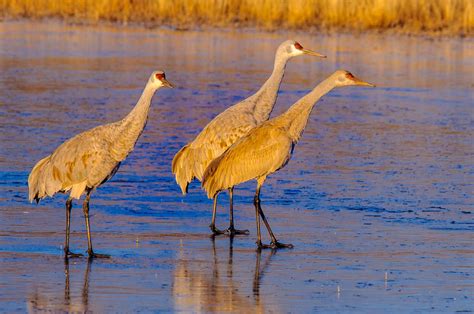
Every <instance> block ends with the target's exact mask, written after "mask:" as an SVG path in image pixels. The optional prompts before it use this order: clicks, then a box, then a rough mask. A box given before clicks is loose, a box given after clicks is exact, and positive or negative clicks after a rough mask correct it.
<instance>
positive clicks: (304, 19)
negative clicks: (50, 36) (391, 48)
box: [0, 0, 474, 35]
mask: <svg viewBox="0 0 474 314" xmlns="http://www.w3.org/2000/svg"><path fill="white" fill-rule="evenodd" d="M473 3H474V2H473V1H472V0H358V1H352V0H141V1H139V0H51V1H48V0H0V10H1V11H0V12H1V15H2V16H3V17H7V16H8V17H26V18H49V17H59V18H62V19H65V20H72V21H82V22H98V21H103V20H105V21H113V22H120V23H129V22H132V23H145V24H148V25H162V24H166V25H172V26H177V27H183V26H184V27H190V26H194V25H208V26H229V27H233V26H236V25H238V26H252V27H253V26H256V27H259V28H264V29H269V30H275V29H281V28H285V29H319V30H331V29H344V30H356V31H362V30H367V29H376V30H388V29H395V30H400V31H402V32H409V33H422V32H432V33H433V32H438V33H448V34H458V35H472V34H473V33H474V4H473Z"/></svg>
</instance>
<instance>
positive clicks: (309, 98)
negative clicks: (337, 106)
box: [273, 76, 336, 142]
mask: <svg viewBox="0 0 474 314" xmlns="http://www.w3.org/2000/svg"><path fill="white" fill-rule="evenodd" d="M334 87H336V84H335V79H334V78H333V77H332V76H330V77H329V78H327V79H326V80H324V81H322V82H321V83H320V84H318V86H316V87H315V88H314V89H313V90H312V91H311V92H309V93H308V94H306V95H305V96H304V97H303V98H301V99H300V100H298V101H297V102H296V103H295V104H293V105H292V106H291V107H290V108H288V110H287V111H286V112H284V113H283V114H282V115H280V116H278V117H276V118H274V119H273V122H274V123H275V124H277V125H279V126H281V127H283V128H285V129H286V130H287V131H288V134H289V135H290V137H291V139H292V140H293V142H297V141H298V140H299V138H300V137H301V134H302V133H303V131H304V129H305V127H306V125H307V124H308V119H309V115H310V114H311V111H312V110H313V108H314V106H315V105H316V103H317V102H318V101H319V99H320V98H321V97H323V96H324V95H326V94H327V93H329V92H330V91H331V90H332V89H333V88H334Z"/></svg>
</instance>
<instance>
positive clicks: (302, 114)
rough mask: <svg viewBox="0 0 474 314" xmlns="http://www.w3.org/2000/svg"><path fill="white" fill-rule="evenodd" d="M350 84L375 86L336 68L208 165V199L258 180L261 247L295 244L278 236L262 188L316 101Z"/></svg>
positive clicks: (205, 178) (281, 163) (205, 179)
mask: <svg viewBox="0 0 474 314" xmlns="http://www.w3.org/2000/svg"><path fill="white" fill-rule="evenodd" d="M350 85H361V86H374V85H372V84H370V83H366V82H364V81H362V80H360V79H358V78H356V77H354V76H353V75H352V74H351V73H350V72H347V71H343V70H339V71H336V72H334V73H333V74H332V75H331V76H329V77H328V78H327V79H326V80H324V81H323V82H321V83H320V84H319V85H318V86H316V87H315V88H314V89H313V90H312V91H311V92H310V93H309V94H307V95H306V96H304V97H303V98H301V99H300V100H299V101H297V102H296V103H295V104H293V105H292V106H291V107H290V108H289V109H288V110H287V111H286V112H284V113H283V114H281V115H280V116H278V117H275V118H273V119H270V120H268V121H266V122H263V123H262V124H260V125H259V126H257V127H256V128H254V129H253V130H251V131H250V132H249V133H248V134H247V135H246V136H244V137H242V138H240V139H239V140H238V141H236V142H235V143H234V144H233V145H232V146H231V147H229V148H228V149H227V150H226V151H225V153H223V154H222V155H221V156H219V157H218V158H217V159H215V160H213V161H212V162H211V163H210V165H209V166H208V167H207V169H206V171H205V173H204V176H203V180H202V186H203V188H204V189H205V190H206V191H207V196H208V197H209V198H214V199H215V198H216V197H217V195H218V194H219V192H220V191H223V190H225V189H232V188H233V187H234V186H236V185H238V184H240V183H243V182H246V181H249V180H252V179H256V180H257V190H256V192H255V197H254V206H255V215H256V222H257V246H258V247H259V248H261V247H271V248H280V247H293V245H291V244H283V243H280V242H278V241H277V239H276V238H275V235H274V234H273V232H272V230H271V228H270V225H269V224H268V222H267V219H266V218H265V215H264V214H263V211H262V208H261V206H260V188H261V187H262V185H263V183H264V182H265V179H266V178H267V176H268V175H270V174H272V173H273V172H275V171H278V170H279V169H281V168H283V167H284V166H285V165H286V164H287V163H288V161H289V160H290V158H291V155H292V153H293V149H294V146H295V145H296V143H297V142H298V140H299V138H300V136H301V134H302V133H303V130H304V128H305V127H306V124H307V123H308V118H309V115H310V113H311V111H312V109H313V107H314V105H315V103H316V102H317V101H318V100H319V99H320V98H321V97H322V96H324V95H325V94H327V93H328V92H329V91H331V90H332V89H333V88H334V87H339V86H350ZM259 216H261V217H262V219H263V222H264V223H265V226H266V228H267V230H268V233H269V234H270V238H271V243H270V245H262V241H261V234H260V218H259Z"/></svg>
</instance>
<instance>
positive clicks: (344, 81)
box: [333, 70, 375, 87]
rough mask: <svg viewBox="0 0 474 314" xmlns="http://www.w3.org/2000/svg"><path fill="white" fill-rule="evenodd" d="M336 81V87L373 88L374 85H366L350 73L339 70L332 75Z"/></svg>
mask: <svg viewBox="0 0 474 314" xmlns="http://www.w3.org/2000/svg"><path fill="white" fill-rule="evenodd" d="M333 75H334V76H335V80H336V86H370V87H375V85H374V84H371V83H367V82H365V81H363V80H361V79H360V78H357V77H355V76H354V75H353V74H352V73H351V72H349V71H346V70H339V71H336V72H334V74H333Z"/></svg>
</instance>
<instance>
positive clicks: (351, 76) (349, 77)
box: [346, 72, 354, 80]
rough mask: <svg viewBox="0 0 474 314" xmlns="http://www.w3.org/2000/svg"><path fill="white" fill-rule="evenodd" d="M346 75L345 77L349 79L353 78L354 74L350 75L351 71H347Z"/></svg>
mask: <svg viewBox="0 0 474 314" xmlns="http://www.w3.org/2000/svg"><path fill="white" fill-rule="evenodd" d="M346 77H347V78H348V79H350V80H353V79H354V75H352V73H351V72H347V73H346Z"/></svg>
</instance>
